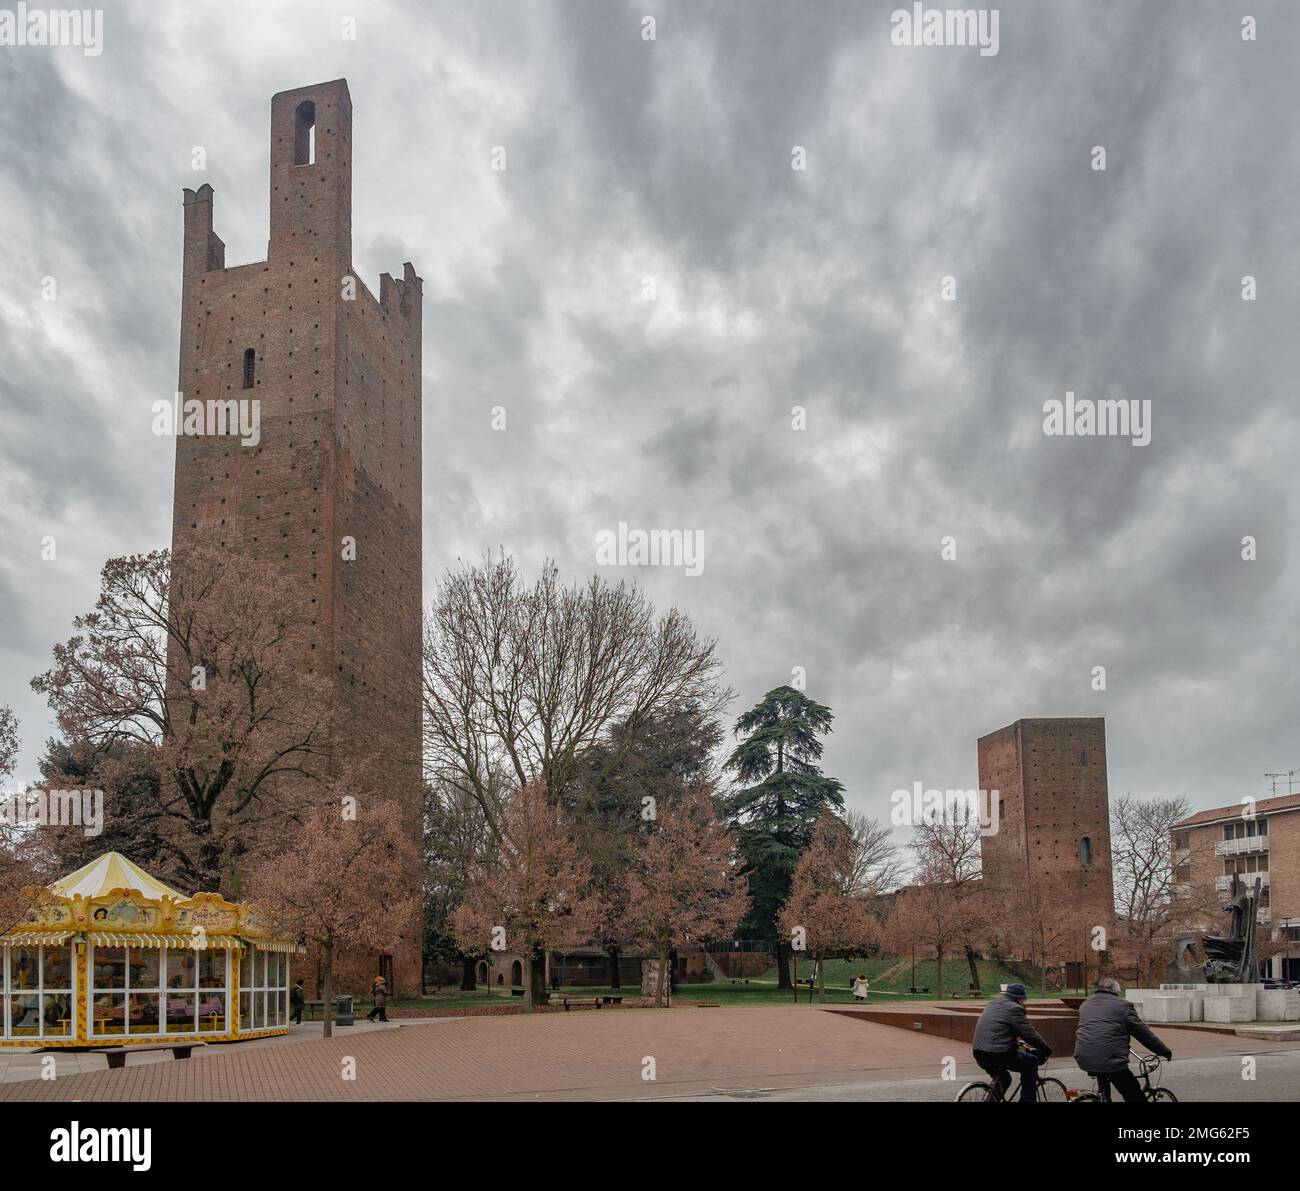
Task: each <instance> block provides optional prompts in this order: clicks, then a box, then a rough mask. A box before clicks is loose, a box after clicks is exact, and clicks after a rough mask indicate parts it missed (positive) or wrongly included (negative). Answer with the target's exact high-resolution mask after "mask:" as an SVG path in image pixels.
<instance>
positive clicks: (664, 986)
mask: <svg viewBox="0 0 1300 1191" xmlns="http://www.w3.org/2000/svg"><path fill="white" fill-rule="evenodd" d="M665 997H666V998H667V999H668V1000H669V1001H671V1000H672V994H671V992H670V986H669V983H668V948H667V947H663V948H661V949H660V951H659V978H658V979H657V980H656V981H655V1008H656V1009H662V1008H663V1007H664V999H665Z"/></svg>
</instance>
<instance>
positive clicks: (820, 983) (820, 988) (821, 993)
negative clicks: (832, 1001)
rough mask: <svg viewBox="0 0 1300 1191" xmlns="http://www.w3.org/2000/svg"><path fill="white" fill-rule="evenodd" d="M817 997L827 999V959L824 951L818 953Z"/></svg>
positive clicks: (822, 1000)
mask: <svg viewBox="0 0 1300 1191" xmlns="http://www.w3.org/2000/svg"><path fill="white" fill-rule="evenodd" d="M817 999H818V1000H819V1001H821V1002H823V1003H825V1001H826V960H825V957H824V956H823V955H822V953H821V952H820V951H819V952H818V953H817Z"/></svg>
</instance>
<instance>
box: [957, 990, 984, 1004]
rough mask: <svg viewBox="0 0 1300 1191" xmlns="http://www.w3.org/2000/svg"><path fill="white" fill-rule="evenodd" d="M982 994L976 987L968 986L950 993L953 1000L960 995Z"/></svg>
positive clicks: (974, 995) (972, 995)
mask: <svg viewBox="0 0 1300 1191" xmlns="http://www.w3.org/2000/svg"><path fill="white" fill-rule="evenodd" d="M983 995H984V994H983V993H982V992H981V991H980V990H979V989H978V988H968V989H964V990H963V991H962V992H955V993H953V994H952V996H953V1000H954V1001H955V1000H957V999H958V998H960V997H982V996H983Z"/></svg>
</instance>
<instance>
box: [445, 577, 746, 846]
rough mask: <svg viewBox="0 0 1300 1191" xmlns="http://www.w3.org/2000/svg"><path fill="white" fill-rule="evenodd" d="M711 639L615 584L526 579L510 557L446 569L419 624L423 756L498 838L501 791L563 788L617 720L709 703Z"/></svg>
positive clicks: (716, 692) (714, 674)
mask: <svg viewBox="0 0 1300 1191" xmlns="http://www.w3.org/2000/svg"><path fill="white" fill-rule="evenodd" d="M719 668H720V663H719V661H718V659H717V657H716V656H715V653H714V642H712V641H706V640H702V639H701V638H700V637H699V636H698V635H697V634H696V632H695V629H694V628H693V627H692V625H691V622H690V620H689V619H688V618H687V617H686V615H685V614H684V613H682V612H680V611H678V610H677V609H676V608H672V609H669V610H668V611H667V612H665V613H663V614H662V615H659V616H658V617H656V615H655V613H654V609H653V608H652V606H651V604H650V602H649V600H648V599H647V598H646V597H645V595H644V594H643V593H642V592H640V591H639V590H638V589H637V588H635V587H631V586H629V585H627V584H625V583H621V582H620V583H618V584H609V583H606V582H604V581H603V580H602V579H601V578H600V577H599V576H593V577H592V578H591V579H590V580H589V581H588V582H586V583H585V584H574V585H572V586H565V585H563V584H562V583H561V581H560V578H559V572H558V570H557V568H556V566H555V564H554V563H551V562H548V563H546V564H545V566H544V567H543V568H542V573H541V575H540V576H539V577H538V579H537V580H536V582H534V583H532V584H529V583H527V582H526V581H525V580H524V579H523V577H522V576H521V575H520V573H519V569H518V567H517V566H516V565H515V562H514V560H513V559H512V558H510V557H508V556H506V555H504V554H502V555H500V556H498V557H496V558H493V557H491V556H487V557H485V558H484V559H483V560H482V562H480V563H479V564H478V565H476V566H468V565H465V566H462V567H461V568H460V569H458V570H455V571H451V572H449V573H448V574H447V575H446V576H445V577H444V578H443V580H442V582H441V583H440V584H439V585H438V588H437V592H436V594H435V596H434V599H433V602H432V605H431V607H430V609H429V611H428V613H427V615H426V617H425V627H424V710H425V746H426V747H425V752H426V764H427V766H428V768H429V770H430V774H431V776H436V777H437V778H439V779H440V780H442V781H445V782H448V783H450V784H452V785H456V786H458V787H460V788H461V789H463V790H464V791H466V792H467V793H468V794H470V795H471V796H472V797H473V798H475V799H476V800H477V801H478V802H479V804H480V805H481V806H482V808H483V812H484V814H485V815H486V816H487V818H488V822H489V824H490V825H491V827H492V830H493V831H494V833H496V834H498V835H499V834H500V831H501V823H502V811H503V805H504V801H505V799H506V798H507V797H508V795H509V792H510V791H511V790H514V789H517V788H520V787H522V786H526V785H528V784H529V783H531V782H540V783H542V785H543V786H545V788H546V789H547V791H548V793H549V796H550V797H551V798H559V797H561V796H562V794H563V792H564V790H565V788H566V787H567V785H568V784H569V783H570V782H571V781H572V780H573V778H574V776H575V774H576V773H577V769H578V763H579V758H580V757H581V756H582V755H583V753H584V752H585V751H586V750H588V749H590V748H592V747H593V746H594V745H595V744H596V743H597V742H598V741H601V740H602V739H607V738H608V735H609V729H610V728H611V727H612V726H614V725H619V726H621V727H623V728H624V729H625V733H624V736H625V737H626V738H627V739H635V738H636V734H637V728H638V726H639V725H640V724H641V723H642V722H643V721H645V720H646V719H648V718H650V717H652V716H654V715H656V714H660V713H663V712H665V711H667V710H669V709H671V708H675V707H680V706H683V705H685V704H688V703H696V704H698V705H699V706H701V707H703V708H705V709H711V710H713V711H715V712H716V710H717V709H718V708H719V707H721V705H722V704H723V703H725V701H726V699H727V698H728V697H729V696H730V692H729V691H725V690H722V689H720V688H719V687H718V685H717V679H718V672H719Z"/></svg>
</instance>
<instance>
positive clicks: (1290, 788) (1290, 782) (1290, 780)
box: [1264, 769, 1300, 798]
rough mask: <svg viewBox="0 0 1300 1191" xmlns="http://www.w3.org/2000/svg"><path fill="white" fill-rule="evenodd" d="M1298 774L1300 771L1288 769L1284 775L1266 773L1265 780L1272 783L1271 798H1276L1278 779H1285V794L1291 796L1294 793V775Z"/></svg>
mask: <svg viewBox="0 0 1300 1191" xmlns="http://www.w3.org/2000/svg"><path fill="white" fill-rule="evenodd" d="M1297 773H1300V769H1288V770H1287V771H1286V772H1285V773H1266V774H1265V775H1264V776H1265V777H1266V778H1271V779H1272V782H1273V797H1274V798H1276V797H1277V782H1278V778H1283V777H1284V778H1286V792H1287V793H1288V794H1293V793H1294V792H1295V775H1296V774H1297Z"/></svg>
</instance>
